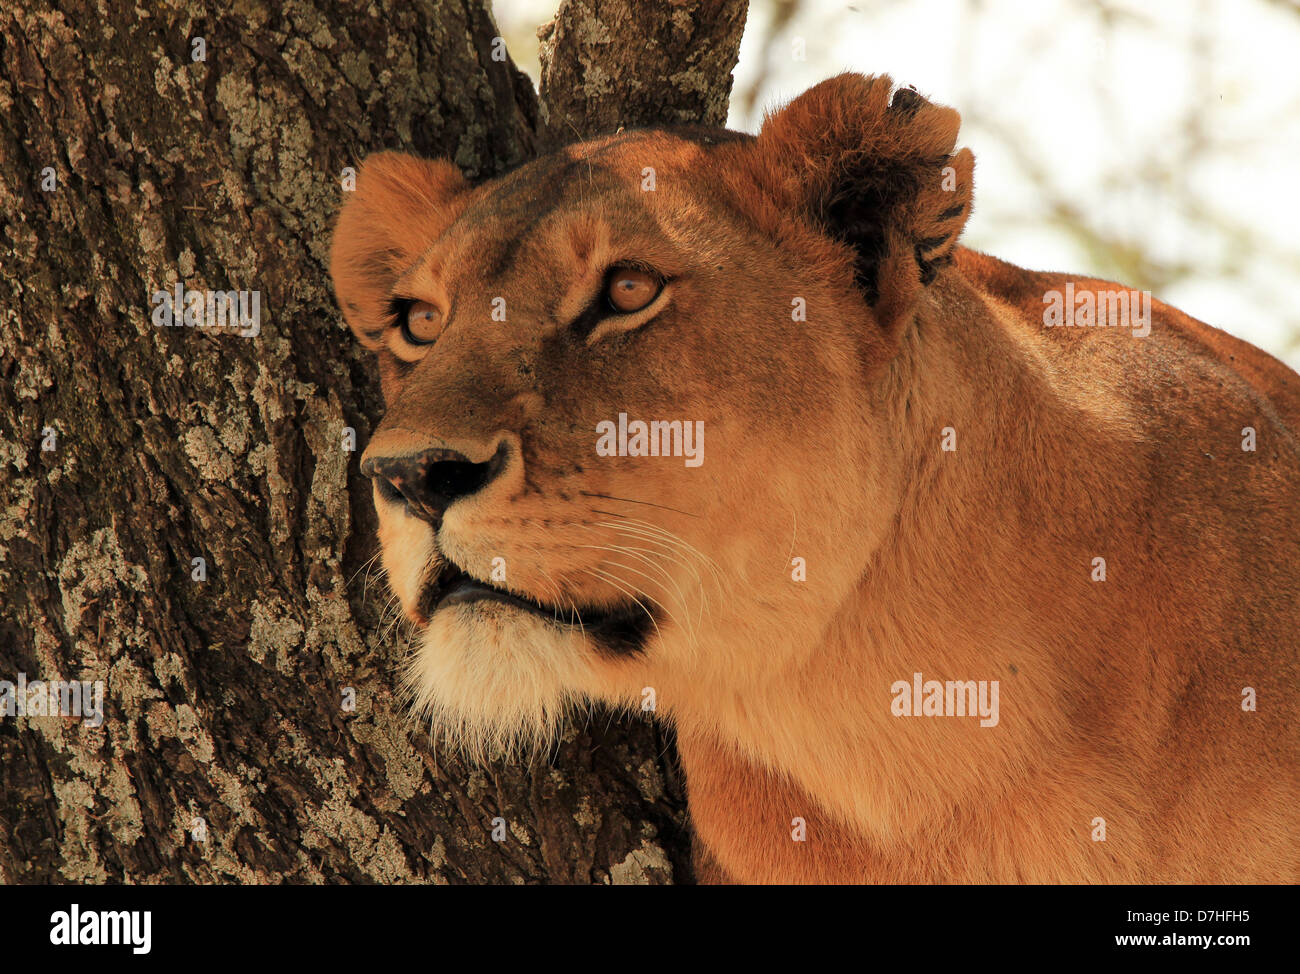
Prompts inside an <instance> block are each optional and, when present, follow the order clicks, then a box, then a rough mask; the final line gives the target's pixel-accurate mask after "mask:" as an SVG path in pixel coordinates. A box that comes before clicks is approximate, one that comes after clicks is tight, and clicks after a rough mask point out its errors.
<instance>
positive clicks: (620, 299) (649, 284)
mask: <svg viewBox="0 0 1300 974" xmlns="http://www.w3.org/2000/svg"><path fill="white" fill-rule="evenodd" d="M661 287H662V285H661V284H660V282H659V280H658V279H657V278H656V277H655V276H654V275H653V274H648V273H646V272H645V271H643V270H638V269H637V268H635V267H617V268H615V269H614V270H613V271H612V272H611V273H610V275H609V280H608V283H607V284H606V285H605V296H606V298H608V300H609V304H610V307H612V308H613V309H614V310H615V311H621V312H622V313H623V314H628V313H630V312H633V311H640V310H641V309H642V308H644V307H645V306H646V305H648V304H649V303H650V302H651V301H653V300H654V299H655V298H657V297H658V296H659V291H660V289H661Z"/></svg>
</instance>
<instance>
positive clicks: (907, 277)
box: [332, 75, 1300, 882]
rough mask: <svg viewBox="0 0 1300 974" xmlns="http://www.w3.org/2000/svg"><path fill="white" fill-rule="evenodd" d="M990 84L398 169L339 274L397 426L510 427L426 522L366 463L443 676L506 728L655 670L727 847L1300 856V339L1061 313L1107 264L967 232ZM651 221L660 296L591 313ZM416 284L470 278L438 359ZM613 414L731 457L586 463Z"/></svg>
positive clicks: (492, 741)
mask: <svg viewBox="0 0 1300 974" xmlns="http://www.w3.org/2000/svg"><path fill="white" fill-rule="evenodd" d="M958 122H959V120H958V117H957V114H956V112H953V111H952V110H950V109H945V108H940V107H937V106H933V105H930V104H929V103H927V102H925V101H923V100H921V99H920V98H919V97H918V96H916V95H915V94H914V93H912V92H910V91H907V90H904V91H901V92H895V91H894V88H893V86H892V84H891V83H890V81H889V79H887V78H863V77H860V76H856V75H843V76H840V77H838V78H835V79H832V80H830V81H828V82H825V83H823V84H821V85H819V86H817V87H816V88H814V89H812V90H811V91H809V92H807V93H805V94H804V95H803V96H801V97H800V98H798V99H796V100H795V101H794V102H793V103H792V104H791V105H789V106H788V107H787V108H785V109H784V110H783V111H781V112H778V113H777V114H775V115H774V116H772V117H770V118H769V119H768V121H767V122H766V124H765V125H764V127H763V129H762V131H761V133H760V134H759V136H758V137H757V138H756V139H738V138H723V137H721V134H719V137H718V138H716V139H715V138H711V137H710V136H709V135H708V134H707V133H703V134H702V133H700V132H698V131H663V132H659V131H646V132H633V133H624V134H621V135H618V136H612V137H608V138H605V139H600V140H595V141H593V142H589V143H584V144H581V145H576V146H572V147H569V148H567V149H565V150H562V151H561V152H558V153H555V154H552V155H550V156H547V157H544V158H542V159H540V160H538V161H536V162H534V163H532V164H530V165H528V166H525V167H523V168H522V169H520V170H518V171H516V172H514V173H511V174H509V175H508V176H506V177H503V178H502V179H499V180H494V181H491V182H487V183H485V184H482V185H480V186H476V187H470V186H468V185H467V184H465V183H464V182H463V181H462V180H461V179H460V177H459V174H458V173H456V172H455V170H454V168H453V167H451V166H450V165H449V164H447V163H429V162H423V161H419V160H413V159H410V158H408V157H403V156H397V155H394V154H388V153H386V154H382V155H379V156H375V157H372V158H371V159H370V160H368V161H367V162H366V163H365V165H364V166H363V168H362V171H361V175H360V179H359V182H358V187H357V193H356V196H355V198H354V199H353V200H352V201H351V202H349V204H348V205H347V206H345V207H344V209H343V212H342V215H341V217H340V220H339V225H338V229H337V231H336V234H335V240H334V250H333V257H332V272H333V274H334V279H335V286H336V290H337V293H338V297H339V301H340V304H341V305H342V307H343V309H344V312H345V315H346V317H347V320H348V322H349V324H350V325H351V326H352V328H353V330H354V331H355V332H356V333H357V334H358V335H359V336H360V337H361V339H362V340H363V341H365V342H366V343H367V344H368V345H369V346H370V347H373V348H375V349H376V350H377V351H378V354H379V359H380V371H381V378H382V381H383V386H384V394H385V398H386V400H387V403H388V412H387V414H386V416H385V417H384V420H383V422H382V423H381V425H380V428H379V430H378V431H377V433H376V435H375V437H374V439H373V441H372V443H371V444H370V446H369V448H368V450H367V455H369V456H377V455H382V454H383V453H384V452H385V451H387V452H388V453H393V452H398V453H400V452H403V451H414V450H417V449H422V448H424V447H429V446H439V447H448V448H451V449H456V450H459V451H461V452H463V453H465V454H466V455H467V456H469V457H471V458H472V459H474V460H475V461H479V460H482V459H484V458H486V457H490V456H492V455H493V454H494V453H495V452H496V451H497V450H498V449H505V450H506V452H507V455H508V457H509V460H508V463H507V465H506V467H505V469H504V472H503V473H502V475H501V476H500V477H499V478H497V479H496V480H494V481H493V482H492V483H491V484H489V485H488V486H487V487H486V488H484V489H483V490H482V491H480V492H479V493H477V494H475V495H474V496H473V497H469V498H466V499H464V500H462V501H459V502H457V503H456V504H454V505H453V506H451V507H450V508H449V509H448V510H447V513H446V517H445V520H444V522H443V524H442V527H441V529H440V530H439V533H438V546H437V547H435V546H434V544H433V531H432V529H431V528H430V527H429V526H428V525H427V524H425V523H424V522H422V521H416V520H415V519H414V518H411V517H408V516H407V515H405V514H404V513H403V512H402V510H401V508H400V507H398V506H397V505H394V504H392V503H391V502H386V501H384V500H383V499H382V498H381V497H380V496H379V495H378V494H377V495H376V499H375V500H376V505H377V507H378V508H379V512H380V521H381V539H382V541H383V559H384V564H385V567H386V569H387V571H388V574H389V577H390V580H392V582H393V584H394V587H395V590H396V592H397V594H398V595H399V597H400V598H401V601H402V604H403V607H404V608H405V609H406V611H407V613H408V614H409V615H410V616H411V618H412V619H413V620H414V621H415V622H417V624H420V625H422V626H424V627H425V628H423V630H422V633H421V637H420V648H419V652H418V654H417V656H416V658H415V663H414V666H413V670H412V674H413V675H412V682H413V685H414V686H415V687H416V688H417V694H418V696H419V700H420V704H421V706H422V708H423V709H424V710H425V711H426V712H428V713H431V714H433V715H434V716H435V717H436V718H437V719H438V720H439V722H440V724H442V725H443V726H444V727H446V728H448V729H449V731H450V732H451V733H453V734H455V735H457V736H458V738H459V739H461V740H463V741H465V742H466V743H468V744H470V745H471V746H475V747H477V748H479V749H484V748H488V747H491V746H500V745H502V744H510V743H514V742H517V741H518V740H519V739H520V738H521V737H523V738H537V737H542V738H545V737H546V736H547V735H549V734H550V733H553V730H554V728H555V726H556V722H557V720H558V719H559V718H560V716H561V715H562V713H563V711H564V709H565V707H567V706H569V705H571V704H575V703H580V702H581V701H584V700H598V701H603V702H606V703H611V704H614V705H622V706H628V707H637V706H639V704H640V702H641V700H642V699H643V690H644V688H647V687H652V688H654V692H655V699H656V702H657V708H658V712H659V714H660V715H661V716H663V717H666V718H668V719H670V720H672V721H673V722H674V724H675V725H676V728H677V734H678V741H679V749H680V754H681V759H682V763H683V766H684V769H685V772H686V778H687V786H688V790H689V802H690V810H691V816H692V821H693V823H694V828H695V830H696V833H697V841H698V843H699V844H700V849H701V851H700V856H699V864H700V870H701V873H702V874H703V875H704V877H705V878H710V879H715V880H727V879H731V880H737V881H746V882H760V881H871V882H1205V881H1223V882H1234V881H1262V882H1283V881H1287V882H1294V881H1296V880H1298V879H1300V819H1298V817H1300V746H1298V745H1297V741H1298V737H1297V730H1296V728H1297V718H1300V714H1298V713H1297V694H1296V690H1297V687H1298V686H1300V672H1298V669H1297V641H1298V640H1300V444H1298V443H1297V440H1296V433H1295V430H1296V429H1297V428H1300V377H1297V376H1296V375H1295V373H1293V372H1291V371H1290V370H1288V369H1287V368H1286V367H1285V366H1283V365H1282V364H1280V363H1279V362H1277V361H1275V360H1274V359H1272V358H1270V357H1269V356H1268V355H1266V354H1264V353H1263V352H1260V351H1259V350H1257V349H1254V348H1252V347H1251V346H1249V345H1247V344H1245V343H1243V342H1240V341H1237V340H1236V339H1233V338H1231V337H1229V336H1227V335H1225V334H1224V333H1222V332H1219V331H1217V330H1215V329H1213V328H1210V327H1209V326H1207V325H1204V324H1202V323H1200V322H1198V321H1195V320H1193V319H1191V318H1189V317H1187V316H1186V315H1184V314H1182V313H1180V312H1178V311H1176V310H1175V309H1173V308H1170V307H1168V306H1166V305H1163V304H1161V303H1159V302H1153V303H1152V311H1153V314H1152V322H1151V330H1150V334H1149V335H1148V336H1147V337H1145V338H1135V337H1134V336H1133V335H1131V334H1129V333H1128V332H1127V331H1126V330H1125V329H1117V328H1053V329H1047V328H1044V326H1043V320H1042V315H1043V296H1044V293H1045V292H1046V291H1047V290H1049V289H1053V288H1061V287H1064V286H1065V284H1066V283H1067V282H1073V284H1074V287H1075V288H1076V289H1077V290H1079V291H1082V290H1086V289H1093V290H1103V289H1109V288H1115V287H1117V285H1112V284H1109V283H1107V282H1103V281H1095V280H1089V279H1085V278H1078V277H1071V276H1069V275H1063V274H1041V273H1034V272H1029V271H1025V270H1021V269H1019V268H1016V267H1012V266H1011V265H1008V264H1005V263H1003V262H1001V261H998V260H995V259H993V258H991V257H986V256H983V255H981V254H977V253H974V252H971V251H969V250H965V249H963V248H960V247H958V246H957V243H956V241H957V236H958V234H959V233H960V231H961V227H962V225H963V224H964V222H965V220H966V218H967V216H968V215H969V212H970V194H971V178H972V166H973V160H972V158H971V156H970V154H969V152H966V151H964V150H963V151H954V150H955V140H956V135H957V127H958ZM647 167H652V168H653V169H654V176H655V182H656V187H655V189H654V191H653V192H647V191H643V189H642V185H643V180H644V171H645V169H646V168H647ZM945 179H946V182H945V181H944V180H945ZM619 259H636V260H639V261H644V262H647V263H648V264H650V265H651V266H653V267H655V268H656V269H657V270H659V271H660V272H662V273H663V274H665V275H666V276H667V277H669V278H670V279H671V281H670V284H669V287H670V288H672V292H671V294H669V295H668V299H667V304H666V305H665V307H664V308H663V309H662V310H660V311H658V312H657V313H656V314H654V315H653V316H652V317H653V320H648V319H645V318H642V319H638V318H637V316H636V315H633V316H631V317H629V318H628V319H625V320H618V321H615V322H613V323H612V324H607V325H602V326H601V328H602V329H604V330H603V331H602V330H600V329H598V330H597V331H596V332H593V333H591V334H590V335H588V336H586V338H585V339H584V338H575V337H573V336H572V335H570V334H569V333H568V332H566V323H567V322H568V321H569V320H571V319H572V318H573V316H574V315H575V314H576V313H577V311H578V310H580V308H581V307H582V306H583V304H584V302H585V301H587V300H588V299H589V297H590V294H591V292H592V291H593V289H594V288H595V287H596V286H598V284H599V280H600V276H601V273H602V271H603V268H604V267H606V266H607V265H608V263H609V262H610V261H612V260H619ZM395 287H396V288H399V289H400V290H401V291H402V293H404V294H413V295H418V296H419V297H420V298H421V299H422V300H428V301H431V302H435V303H439V304H440V306H441V307H444V308H446V309H447V313H448V325H447V328H446V330H445V331H444V332H443V334H442V336H441V337H440V338H439V340H438V343H437V344H436V345H435V346H434V347H433V350H432V352H431V353H429V354H428V355H426V356H425V357H424V358H422V359H420V360H419V361H417V362H415V363H414V364H409V365H408V364H404V363H402V362H399V361H398V360H397V359H396V358H395V357H394V356H393V355H392V354H391V352H390V351H388V350H387V349H388V346H387V343H388V342H390V341H392V340H393V339H392V334H391V333H392V329H390V328H386V327H385V324H384V321H383V319H382V309H383V307H384V306H385V305H386V303H387V301H388V298H389V296H390V294H391V293H392V291H393V289H394V288H395ZM496 296H504V297H505V299H506V307H507V308H508V309H509V310H508V316H507V320H506V321H505V322H496V321H493V320H491V318H490V316H489V306H490V302H491V300H492V298H493V297H496ZM795 298H800V299H802V300H803V301H804V302H805V303H806V307H807V321H806V322H796V321H793V320H792V318H791V307H792V300H793V299H795ZM620 411H623V412H627V413H629V414H631V415H636V416H641V417H644V418H665V419H672V418H682V419H698V420H702V421H704V424H705V429H706V431H707V440H706V443H707V448H706V458H707V459H706V462H705V463H704V464H703V465H702V466H701V467H699V468H698V469H689V468H686V467H685V466H683V465H682V464H680V463H679V462H674V461H672V460H668V459H664V458H621V459H615V460H610V459H607V458H600V457H597V456H596V455H595V452H594V449H593V444H594V440H595V434H594V432H593V431H594V429H595V425H596V423H597V422H600V421H601V420H606V419H611V418H613V417H614V416H615V415H616V414H617V413H619V412H620ZM1244 427H1253V428H1254V429H1255V430H1256V431H1257V438H1258V449H1257V450H1256V451H1254V452H1246V451H1244V450H1243V449H1242V447H1241V443H1242V430H1243V428H1244ZM945 428H951V429H952V430H954V431H955V435H956V450H955V451H951V452H948V451H944V450H941V449H940V444H941V435H942V433H941V431H943V430H944V429H945ZM439 552H441V554H439ZM444 556H445V557H447V558H450V559H451V560H452V561H454V562H455V563H456V564H457V565H459V566H460V567H461V568H463V569H464V570H466V571H468V572H469V573H470V574H472V575H476V576H478V577H480V578H484V579H486V578H487V577H488V573H489V565H490V564H491V560H492V558H493V557H498V556H499V557H504V558H505V560H506V564H508V566H509V575H508V581H507V582H506V583H505V585H506V587H509V588H510V589H511V590H513V591H515V592H518V593H521V594H527V595H529V596H532V597H535V598H538V599H541V600H543V601H546V602H548V603H551V604H556V605H563V604H566V603H568V604H572V605H575V606H601V605H612V604H615V603H617V602H625V601H626V599H627V596H628V591H629V589H631V590H632V592H633V593H634V594H638V595H639V596H640V597H641V598H642V599H644V600H645V601H646V603H647V604H648V605H652V607H654V609H655V616H656V626H655V628H654V629H653V630H652V631H651V633H650V635H649V638H648V640H647V642H646V645H645V647H644V651H643V652H641V653H638V654H631V655H611V654H609V653H604V652H601V650H600V648H599V647H598V646H596V645H594V644H593V643H592V642H591V641H590V640H588V639H586V638H584V636H583V635H582V634H580V633H564V632H559V631H556V630H553V629H552V628H551V627H549V626H547V625H546V624H545V623H543V622H541V621H540V620H538V619H537V618H536V617H533V616H525V615H524V614H522V613H519V612H516V611H512V610H510V609H508V608H506V607H502V606H499V605H491V606H488V607H482V608H472V609H471V608H466V607H463V606H458V607H455V608H454V609H444V610H443V611H441V612H439V613H438V614H437V615H436V616H435V617H434V619H433V622H432V623H431V624H430V623H429V620H428V619H426V618H424V616H423V614H422V609H421V607H420V605H419V597H418V596H419V593H418V589H419V584H418V579H419V577H420V576H421V575H426V574H428V573H430V572H431V571H433V570H434V569H436V567H437V564H438V562H439V561H440V559H441V558H442V557H444ZM794 557H798V558H803V559H805V560H806V564H807V580H806V581H802V582H798V581H794V580H792V576H791V559H792V558H794ZM1098 557H1101V558H1104V559H1105V561H1106V566H1107V577H1106V580H1105V581H1093V580H1092V569H1093V559H1094V558H1098ZM614 566H617V567H614ZM915 672H921V673H924V674H925V675H926V677H927V678H931V677H933V678H935V679H939V680H950V679H956V680H967V679H970V680H980V679H989V680H998V681H1000V684H1001V688H1002V690H1001V718H1000V722H999V723H998V725H997V726H996V727H988V728H986V727H981V726H980V724H979V722H978V721H975V720H968V719H961V718H952V719H947V718H932V719H914V718H899V717H895V716H893V714H892V713H891V710H890V706H889V704H890V696H889V688H890V686H891V684H893V683H894V681H896V680H900V679H902V680H907V679H910V678H911V676H912V674H913V673H915ZM1246 687H1252V688H1254V689H1255V691H1256V692H1257V694H1258V710H1257V711H1255V712H1248V711H1245V710H1243V708H1242V706H1241V700H1242V692H1243V688H1246ZM1098 818H1100V819H1104V820H1105V823H1106V839H1105V841H1094V840H1093V831H1094V824H1093V823H1094V820H1095V819H1098ZM795 819H803V820H804V822H805V823H806V841H801V842H797V841H793V840H792V835H791V833H792V827H793V820H795Z"/></svg>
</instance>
